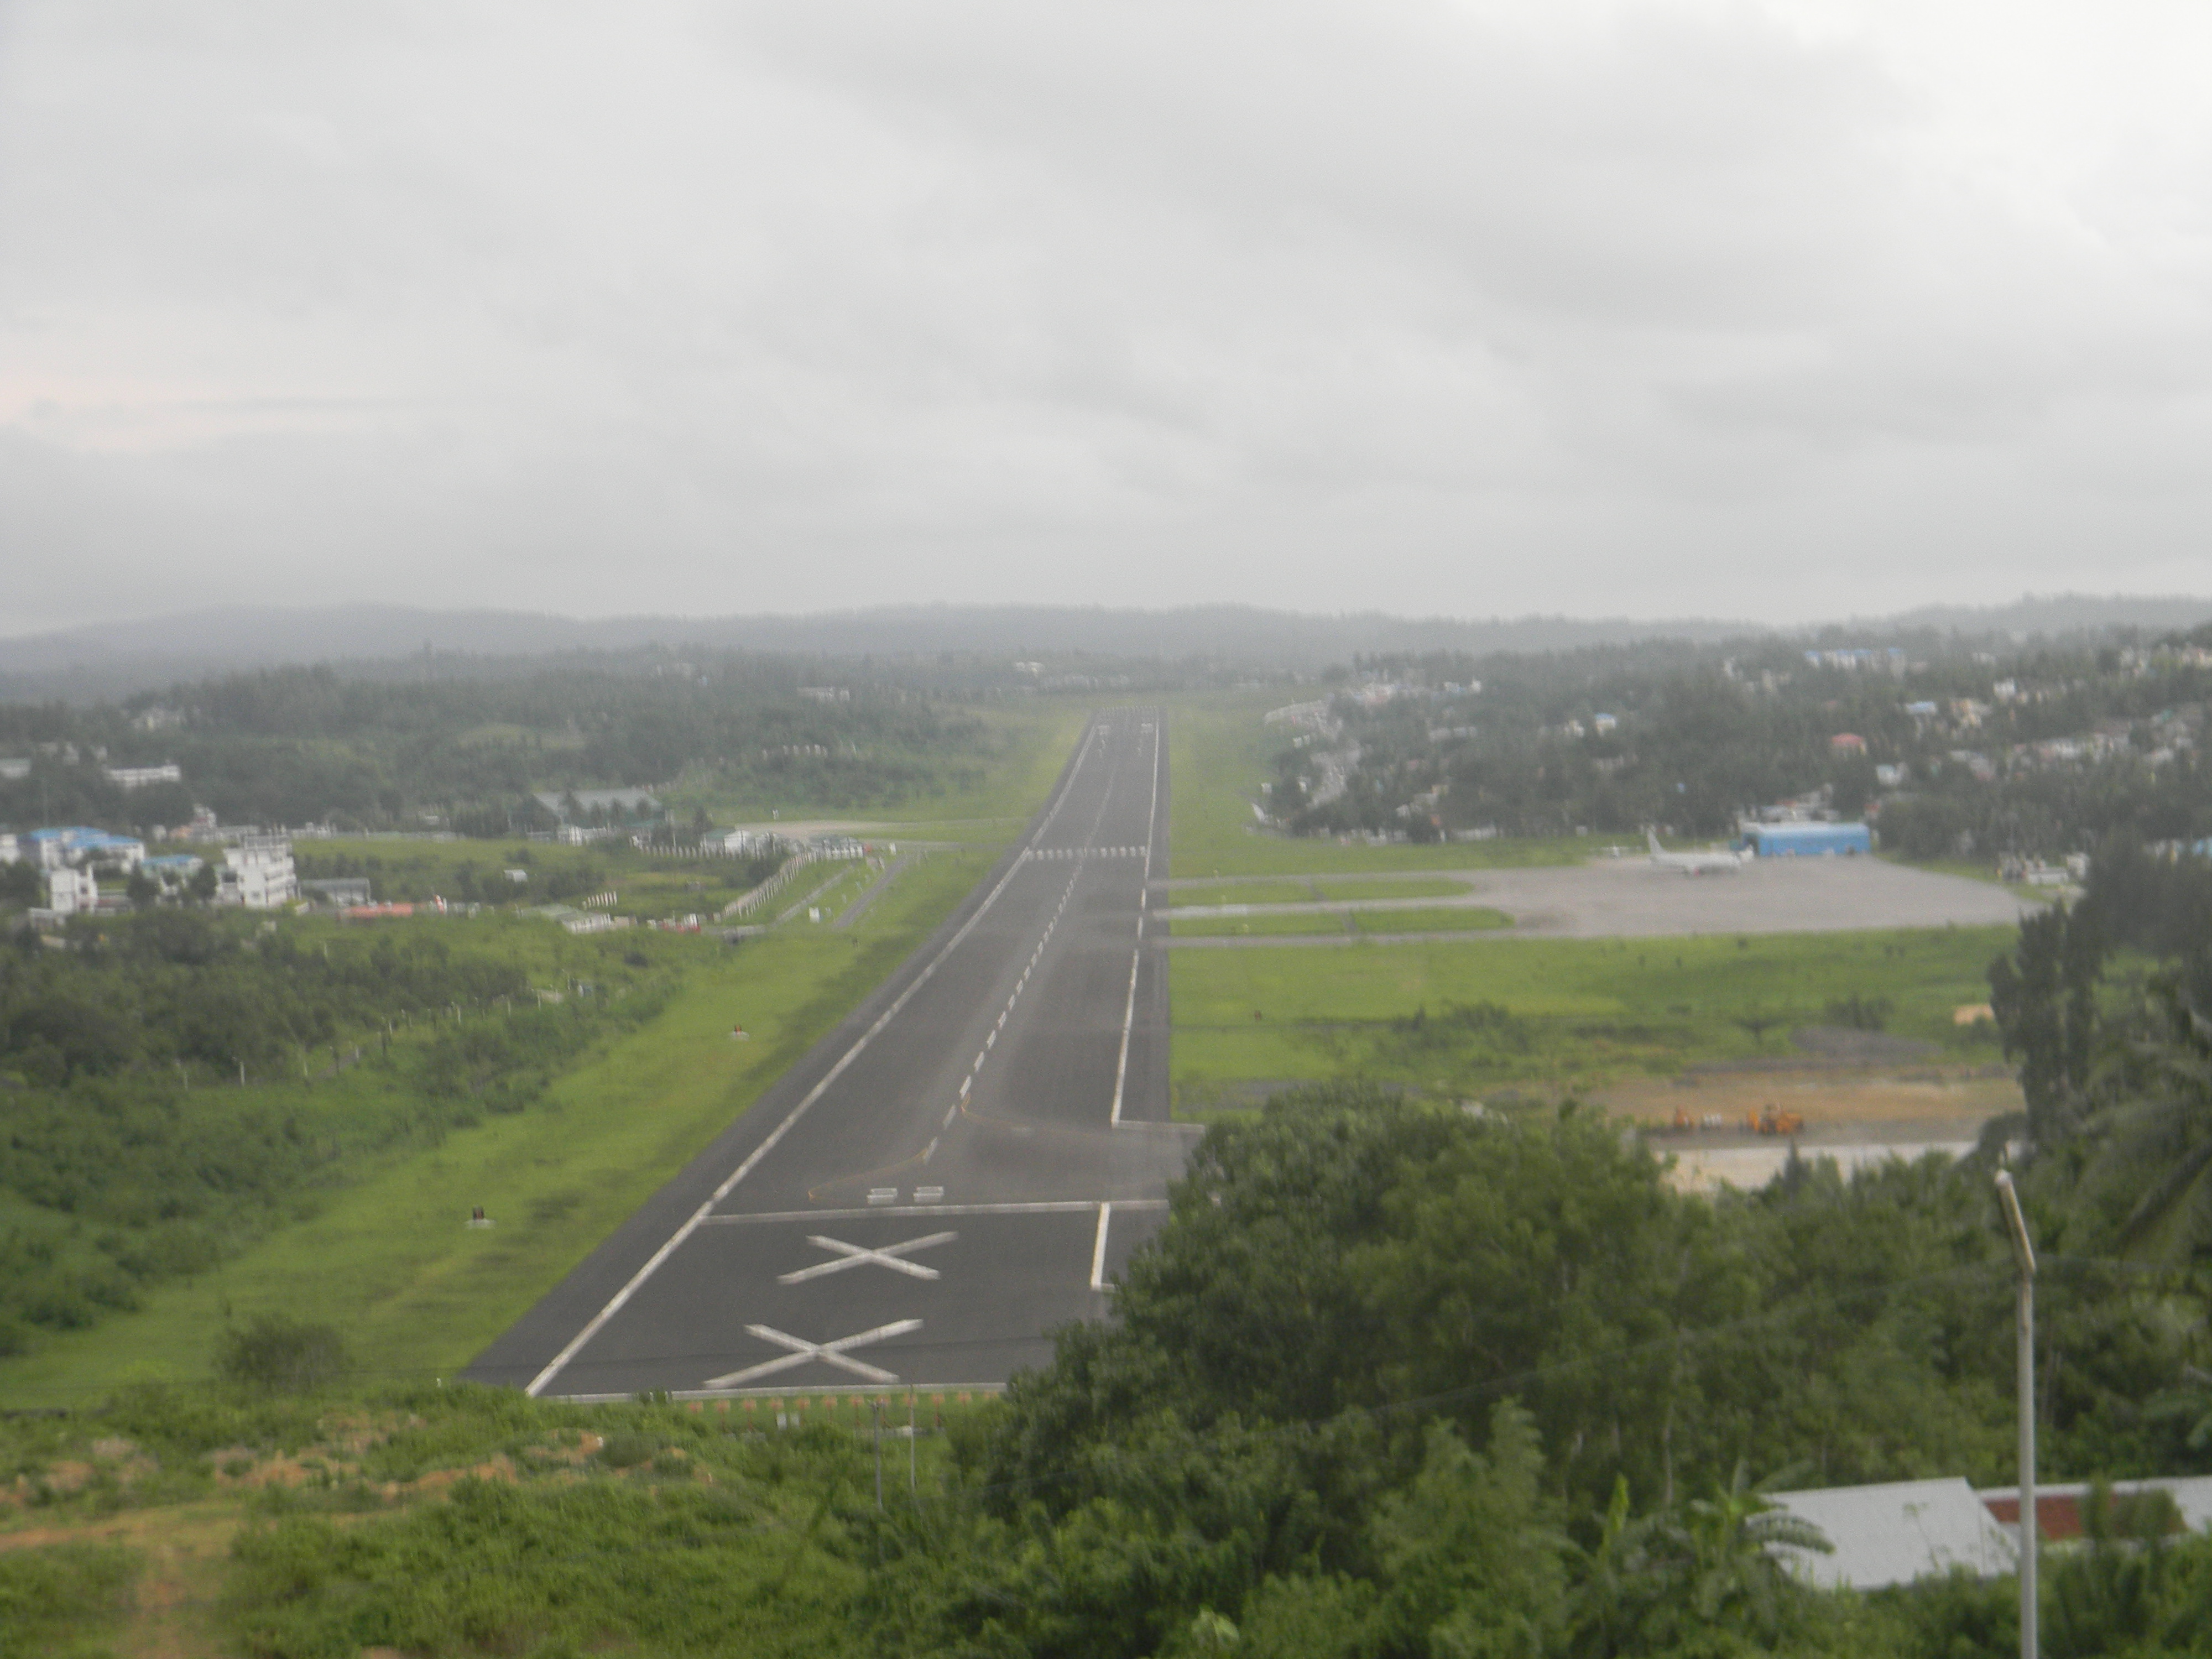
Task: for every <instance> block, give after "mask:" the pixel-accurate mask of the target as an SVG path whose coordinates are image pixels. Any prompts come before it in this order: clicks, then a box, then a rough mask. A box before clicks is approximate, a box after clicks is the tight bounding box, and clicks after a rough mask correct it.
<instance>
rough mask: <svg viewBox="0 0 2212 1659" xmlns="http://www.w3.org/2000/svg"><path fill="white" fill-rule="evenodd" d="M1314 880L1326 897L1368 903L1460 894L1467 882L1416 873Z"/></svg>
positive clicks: (1465, 887) (1463, 892) (1348, 901)
mask: <svg viewBox="0 0 2212 1659" xmlns="http://www.w3.org/2000/svg"><path fill="white" fill-rule="evenodd" d="M1315 886H1316V889H1317V890H1319V892H1320V894H1321V896H1322V897H1323V898H1325V899H1332V900H1336V901H1340V902H1346V903H1352V904H1367V903H1371V902H1374V901H1376V900H1377V899H1413V898H1457V897H1460V896H1462V895H1464V894H1465V893H1466V891H1467V884H1466V883H1465V882H1463V881H1454V880H1452V879H1451V878H1449V877H1448V876H1436V877H1431V878H1421V877H1419V876H1414V877H1409V878H1407V879H1405V880H1403V881H1393V880H1390V879H1388V878H1359V879H1358V880H1352V879H1350V878H1346V879H1345V880H1341V881H1322V882H1316V883H1315Z"/></svg>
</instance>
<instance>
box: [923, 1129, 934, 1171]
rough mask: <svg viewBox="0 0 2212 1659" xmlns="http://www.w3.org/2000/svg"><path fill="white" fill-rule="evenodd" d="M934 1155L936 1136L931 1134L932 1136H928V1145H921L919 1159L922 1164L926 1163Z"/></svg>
mask: <svg viewBox="0 0 2212 1659" xmlns="http://www.w3.org/2000/svg"><path fill="white" fill-rule="evenodd" d="M936 1156H937V1137H936V1136H935V1135H932V1136H930V1138H929V1145H928V1146H925V1147H923V1148H922V1149H921V1161H922V1162H923V1163H924V1164H927V1163H928V1162H929V1160H930V1159H931V1158H934V1157H936Z"/></svg>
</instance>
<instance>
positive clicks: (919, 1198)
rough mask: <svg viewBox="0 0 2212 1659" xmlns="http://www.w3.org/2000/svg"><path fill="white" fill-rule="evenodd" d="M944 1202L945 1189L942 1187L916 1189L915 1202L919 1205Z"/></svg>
mask: <svg viewBox="0 0 2212 1659" xmlns="http://www.w3.org/2000/svg"><path fill="white" fill-rule="evenodd" d="M944 1200H945V1188H942V1187H917V1188H915V1189H914V1201H915V1203H917V1204H940V1203H942V1202H944Z"/></svg>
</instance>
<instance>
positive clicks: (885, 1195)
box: [868, 1187, 898, 1204]
mask: <svg viewBox="0 0 2212 1659" xmlns="http://www.w3.org/2000/svg"><path fill="white" fill-rule="evenodd" d="M868 1202H869V1203H871V1204H896V1203H897V1202H898V1188H896V1187H871V1188H868Z"/></svg>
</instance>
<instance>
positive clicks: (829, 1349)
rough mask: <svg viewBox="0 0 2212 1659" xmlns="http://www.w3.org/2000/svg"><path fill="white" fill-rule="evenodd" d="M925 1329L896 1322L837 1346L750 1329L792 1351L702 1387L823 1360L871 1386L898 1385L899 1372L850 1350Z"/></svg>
mask: <svg viewBox="0 0 2212 1659" xmlns="http://www.w3.org/2000/svg"><path fill="white" fill-rule="evenodd" d="M920 1329H921V1321H920V1320H919V1319H895V1320H893V1321H892V1322H890V1324H888V1325H878V1326H877V1327H876V1328H875V1329H873V1330H872V1331H860V1332H858V1333H856V1334H854V1335H852V1336H841V1337H839V1338H838V1339H837V1340H836V1341H834V1342H809V1341H808V1340H806V1339H805V1337H803V1336H792V1335H788V1334H786V1333H784V1332H782V1331H779V1330H777V1329H775V1328H774V1327H773V1326H769V1325H748V1326H746V1327H745V1330H746V1333H747V1334H750V1335H752V1336H757V1337H758V1338H760V1340H762V1341H763V1342H773V1343H775V1345H776V1346H778V1347H781V1348H788V1349H790V1350H791V1352H789V1353H787V1354H780V1355H778V1356H777V1357H776V1358H774V1359H763V1361H761V1363H760V1364H757V1365H748V1366H746V1367H745V1368H744V1370H741V1371H732V1372H731V1373H730V1374H729V1375H728V1376H710V1377H708V1379H707V1381H706V1382H705V1383H703V1384H702V1385H701V1386H702V1387H705V1388H709V1389H734V1388H736V1387H737V1386H738V1384H739V1383H750V1382H751V1381H752V1380H753V1378H755V1377H757V1376H773V1375H774V1374H775V1372H777V1371H787V1370H790V1369H791V1368H792V1367H793V1365H804V1364H805V1363H806V1362H807V1361H808V1360H810V1359H819V1360H823V1361H825V1362H827V1363H828V1364H832V1365H835V1366H836V1367H837V1368H838V1369H839V1370H847V1371H850V1372H852V1373H853V1375H854V1376H864V1377H866V1378H867V1380H868V1381H869V1382H871V1383H896V1382H897V1381H898V1373H897V1372H896V1371H887V1370H879V1369H878V1367H876V1366H874V1365H869V1364H863V1363H862V1362H861V1361H860V1360H857V1359H854V1358H850V1357H848V1355H847V1353H846V1352H845V1350H846V1349H848V1348H862V1347H866V1346H867V1345H868V1344H869V1343H871V1342H882V1341H884V1340H888V1339H890V1338H891V1337H894V1336H904V1335H905V1334H907V1333H908V1331H918V1330H920Z"/></svg>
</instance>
